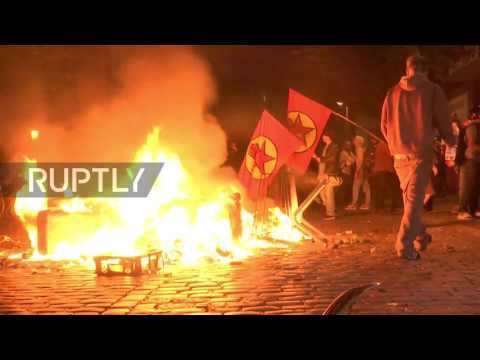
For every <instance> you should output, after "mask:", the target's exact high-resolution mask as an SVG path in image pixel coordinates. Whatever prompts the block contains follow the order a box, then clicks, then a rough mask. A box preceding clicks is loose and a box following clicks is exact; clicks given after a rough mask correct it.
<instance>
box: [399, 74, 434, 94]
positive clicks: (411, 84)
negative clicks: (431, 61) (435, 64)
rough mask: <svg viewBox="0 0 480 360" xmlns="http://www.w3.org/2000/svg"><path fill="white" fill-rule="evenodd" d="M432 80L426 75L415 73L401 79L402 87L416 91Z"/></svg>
mask: <svg viewBox="0 0 480 360" xmlns="http://www.w3.org/2000/svg"><path fill="white" fill-rule="evenodd" d="M428 82H430V80H428V78H427V76H426V75H423V74H415V75H413V76H403V77H402V78H401V79H400V87H401V88H402V89H403V90H406V91H415V90H417V89H418V88H421V87H423V86H424V85H425V84H427V83H428Z"/></svg>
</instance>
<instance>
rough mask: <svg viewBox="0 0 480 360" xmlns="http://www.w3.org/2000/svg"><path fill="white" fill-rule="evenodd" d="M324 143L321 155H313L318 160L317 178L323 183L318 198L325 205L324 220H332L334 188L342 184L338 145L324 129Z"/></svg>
mask: <svg viewBox="0 0 480 360" xmlns="http://www.w3.org/2000/svg"><path fill="white" fill-rule="evenodd" d="M322 141H323V143H324V144H325V145H324V147H323V149H322V153H321V155H320V156H319V157H318V156H315V159H316V160H317V161H318V162H319V174H318V180H319V181H320V182H323V183H324V184H325V187H324V188H323V190H322V191H321V192H320V198H321V199H322V202H323V204H324V205H325V207H326V217H325V220H334V219H335V217H336V204H335V188H336V187H337V186H340V185H341V184H342V177H341V173H340V165H339V157H340V147H339V146H338V145H337V144H336V143H335V142H334V141H333V134H332V133H331V132H329V131H325V133H324V134H323V136H322Z"/></svg>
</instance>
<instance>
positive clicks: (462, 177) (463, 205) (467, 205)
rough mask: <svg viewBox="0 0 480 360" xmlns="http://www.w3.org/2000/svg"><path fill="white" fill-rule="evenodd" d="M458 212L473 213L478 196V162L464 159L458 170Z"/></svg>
mask: <svg viewBox="0 0 480 360" xmlns="http://www.w3.org/2000/svg"><path fill="white" fill-rule="evenodd" d="M458 197H459V212H468V213H470V214H472V215H473V214H474V213H475V211H477V209H478V205H479V204H478V201H479V197H480V163H478V162H475V161H473V160H466V161H465V162H464V163H463V164H462V165H461V166H460V172H459V189H458Z"/></svg>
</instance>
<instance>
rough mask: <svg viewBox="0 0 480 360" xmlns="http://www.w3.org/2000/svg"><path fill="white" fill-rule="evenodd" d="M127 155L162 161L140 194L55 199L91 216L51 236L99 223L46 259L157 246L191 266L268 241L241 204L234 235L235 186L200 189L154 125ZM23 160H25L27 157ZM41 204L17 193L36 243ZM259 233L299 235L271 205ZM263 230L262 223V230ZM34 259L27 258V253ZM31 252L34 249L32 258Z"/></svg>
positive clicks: (238, 255)
mask: <svg viewBox="0 0 480 360" xmlns="http://www.w3.org/2000/svg"><path fill="white" fill-rule="evenodd" d="M134 160H135V161H138V162H163V163H164V164H165V165H164V167H163V169H162V172H161V173H160V176H159V178H158V179H157V181H156V183H155V184H154V186H153V188H152V190H151V192H150V194H149V196H148V197H147V198H113V199H106V198H95V199H80V198H73V199H67V200H62V201H61V202H60V204H59V205H58V208H59V209H60V210H62V211H64V212H66V213H72V214H73V213H75V214H80V213H84V214H94V216H92V217H90V218H89V217H88V216H87V217H86V218H85V220H83V221H87V222H90V224H81V223H77V224H75V225H76V226H75V229H73V228H72V226H65V227H64V228H63V229H60V230H58V231H62V233H61V234H56V237H57V238H65V239H68V238H69V237H72V232H74V231H81V230H82V229H83V228H86V227H87V226H86V225H92V224H91V222H93V221H94V220H93V219H95V223H99V224H100V225H99V226H98V228H97V229H96V230H95V232H94V233H93V234H90V235H89V236H87V237H85V238H80V239H79V240H78V241H77V240H75V242H74V243H72V242H71V241H65V242H60V243H58V244H56V245H55V248H54V249H53V251H52V253H51V254H50V257H51V258H52V259H59V260H60V259H79V258H81V257H85V256H86V257H91V256H96V255H118V256H125V255H140V254H144V253H145V252H147V251H150V250H157V249H160V250H162V251H163V254H164V256H165V258H166V259H167V260H171V261H178V262H180V263H181V264H185V265H194V264H197V263H199V262H201V261H205V260H207V261H221V262H229V261H232V260H240V259H243V258H245V257H247V256H250V255H252V254H253V253H254V252H255V249H257V248H260V247H268V246H273V243H272V241H266V240H265V239H264V237H263V232H262V234H260V233H259V231H258V229H256V228H254V216H253V214H251V213H249V212H248V211H246V210H245V209H241V223H242V228H243V232H242V236H241V237H240V238H234V236H233V235H232V229H231V223H230V218H229V210H228V209H229V206H230V205H231V204H232V201H233V200H232V196H231V195H232V194H233V193H235V192H237V191H238V188H236V185H233V184H229V183H226V184H223V185H215V186H211V188H208V189H202V188H200V185H199V184H198V183H197V182H196V179H195V178H194V177H193V176H192V175H191V174H190V173H189V171H188V169H187V168H186V167H185V165H184V163H182V160H181V159H180V157H179V156H178V155H177V154H175V153H174V152H172V151H171V150H169V149H166V148H165V147H164V146H162V144H161V143H160V130H159V129H158V128H155V129H154V130H153V131H152V132H151V133H150V134H149V136H148V137H147V140H146V143H145V144H144V145H143V146H142V148H141V149H140V150H139V151H138V152H137V154H136V156H135V158H134ZM30 161H31V160H30ZM47 208H48V201H47V199H46V198H40V199H33V198H18V200H17V203H16V211H17V213H18V214H19V215H20V216H21V218H22V219H23V220H24V221H25V223H26V224H27V226H28V231H29V234H30V236H31V239H32V240H33V245H34V247H35V246H36V241H37V235H36V215H37V214H38V212H39V211H41V210H45V209H47ZM269 215H270V216H269V222H268V224H267V225H266V226H267V229H266V232H267V233H268V234H269V235H268V237H269V238H270V239H280V240H284V241H292V242H297V241H300V240H301V239H302V237H303V234H302V233H301V232H300V231H298V230H296V229H295V228H294V226H293V224H292V222H291V220H290V218H289V217H288V216H286V215H285V214H283V213H282V212H281V211H280V210H279V209H278V208H275V209H271V212H270V214H269ZM263 230H265V229H263ZM34 258H35V257H34ZM36 258H39V257H38V254H37V257H36Z"/></svg>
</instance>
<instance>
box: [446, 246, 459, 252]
mask: <svg viewBox="0 0 480 360" xmlns="http://www.w3.org/2000/svg"><path fill="white" fill-rule="evenodd" d="M445 248H446V250H447V252H455V251H456V249H455V248H454V247H453V246H451V245H447V246H446V247H445Z"/></svg>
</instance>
